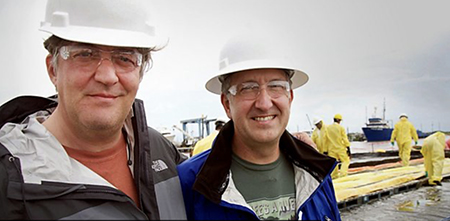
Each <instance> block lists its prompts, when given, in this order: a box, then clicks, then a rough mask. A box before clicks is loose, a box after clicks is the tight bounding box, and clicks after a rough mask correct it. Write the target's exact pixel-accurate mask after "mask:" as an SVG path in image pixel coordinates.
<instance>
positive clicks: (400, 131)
mask: <svg viewBox="0 0 450 221" xmlns="http://www.w3.org/2000/svg"><path fill="white" fill-rule="evenodd" d="M399 119H400V120H399V121H398V122H397V123H396V124H395V125H394V130H393V131H392V134H391V144H392V146H394V141H397V146H398V156H399V157H400V159H401V161H402V166H409V160H410V159H411V141H412V140H414V143H415V144H416V145H417V141H418V140H419V136H418V135H417V130H416V128H415V127H414V125H413V124H412V123H411V122H409V121H408V115H407V114H405V113H401V114H400V116H399Z"/></svg>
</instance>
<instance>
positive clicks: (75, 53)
mask: <svg viewBox="0 0 450 221" xmlns="http://www.w3.org/2000/svg"><path fill="white" fill-rule="evenodd" d="M59 54H60V56H61V57H62V58H63V59H64V60H67V61H69V62H71V63H72V64H73V65H75V66H76V67H79V68H82V69H83V70H84V71H95V70H96V69H97V68H98V66H100V64H101V63H102V62H103V60H110V61H111V62H112V63H113V65H114V68H115V70H116V72H118V73H129V72H132V71H134V70H135V69H136V68H137V67H139V66H141V65H142V54H141V53H139V52H137V51H136V50H133V49H123V50H122V49H116V50H109V51H108V50H102V49H99V48H95V47H91V46H87V45H67V46H63V47H61V48H60V49H59Z"/></svg>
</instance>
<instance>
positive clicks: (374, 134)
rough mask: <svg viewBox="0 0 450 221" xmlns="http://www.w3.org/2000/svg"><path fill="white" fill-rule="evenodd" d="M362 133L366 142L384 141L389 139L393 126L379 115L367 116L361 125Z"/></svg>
mask: <svg viewBox="0 0 450 221" xmlns="http://www.w3.org/2000/svg"><path fill="white" fill-rule="evenodd" d="M362 130H363V132H364V135H365V136H366V139H367V141H368V142H373V141H386V140H390V139H391V134H392V130H393V128H392V127H390V126H389V125H388V123H387V122H386V121H385V120H384V119H382V118H379V117H372V118H369V120H368V122H367V123H366V126H365V127H362Z"/></svg>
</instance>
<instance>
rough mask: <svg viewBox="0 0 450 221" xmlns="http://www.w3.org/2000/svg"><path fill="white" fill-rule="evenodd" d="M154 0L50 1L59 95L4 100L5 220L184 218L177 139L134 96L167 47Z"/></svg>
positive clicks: (0, 178) (47, 28) (47, 25)
mask: <svg viewBox="0 0 450 221" xmlns="http://www.w3.org/2000/svg"><path fill="white" fill-rule="evenodd" d="M146 3H147V1H144V0H139V1H137V0H135V1H122V0H97V1H90V0H77V1H72V0H49V1H48V3H47V10H46V17H45V21H44V22H42V23H41V28H40V30H41V31H44V32H46V33H49V34H50V37H49V38H47V39H46V40H45V42H44V46H45V48H46V49H47V50H48V52H49V54H48V56H47V58H46V65H47V71H48V76H49V77H50V80H51V82H52V83H53V84H54V86H55V88H56V90H57V95H56V96H54V97H51V98H44V97H35V96H22V97H18V98H15V99H13V100H11V101H9V102H7V103H5V104H3V105H2V106H1V107H0V126H2V128H1V131H0V161H1V163H0V192H1V194H0V205H2V206H1V209H0V217H2V219H9V220H11V219H19V220H26V219H44V220H57V219H74V220H81V219H108V220H111V219H122V220H125V219H156V220H158V219H185V218H186V213H185V210H184V204H183V197H182V194H181V187H180V183H179V179H178V177H177V172H176V168H175V167H176V165H177V164H179V163H181V162H182V161H183V160H184V159H185V157H183V156H182V155H181V154H180V153H179V152H178V151H177V149H176V147H175V146H174V145H173V144H172V143H171V142H169V141H168V140H167V139H165V138H164V137H163V136H162V135H161V134H159V133H158V132H157V131H156V130H153V129H152V128H149V127H148V126H147V124H146V118H145V111H144V105H143V102H142V101H141V100H139V99H135V96H136V93H137V90H138V88H139V84H140V82H141V80H142V77H143V73H144V72H145V71H146V68H147V67H148V66H149V63H150V61H151V57H150V53H151V52H153V51H156V50H157V49H158V48H159V47H161V46H162V43H163V42H162V41H158V39H157V37H156V36H155V33H154V27H153V26H151V23H150V22H151V21H150V20H149V15H148V14H149V10H148V7H147V6H146Z"/></svg>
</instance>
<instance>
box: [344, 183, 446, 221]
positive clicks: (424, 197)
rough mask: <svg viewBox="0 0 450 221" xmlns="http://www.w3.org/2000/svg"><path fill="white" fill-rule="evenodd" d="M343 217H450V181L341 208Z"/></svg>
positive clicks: (398, 220)
mask: <svg viewBox="0 0 450 221" xmlns="http://www.w3.org/2000/svg"><path fill="white" fill-rule="evenodd" d="M341 217H342V220H345V221H347V220H348V221H363V220H364V221H367V220H369V221H370V220H374V221H375V220H376V221H381V220H383V221H384V220H395V221H403V220H405V221H406V220H408V221H409V220H430V221H433V220H444V219H445V218H450V181H449V180H448V179H447V180H444V181H443V182H442V186H441V187H428V186H427V187H421V188H419V189H417V190H414V191H410V192H406V193H402V194H397V195H393V196H390V197H387V198H384V199H383V200H380V201H376V202H374V203H371V204H364V205H362V206H360V207H356V208H352V209H350V210H348V209H343V210H341Z"/></svg>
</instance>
